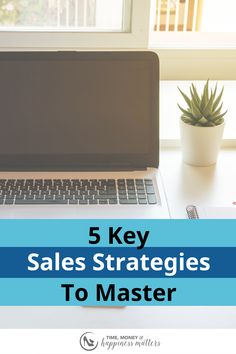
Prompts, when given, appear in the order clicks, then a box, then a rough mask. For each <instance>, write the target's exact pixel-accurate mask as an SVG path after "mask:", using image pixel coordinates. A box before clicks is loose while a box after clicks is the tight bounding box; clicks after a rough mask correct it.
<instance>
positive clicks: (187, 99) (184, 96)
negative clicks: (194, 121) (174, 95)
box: [178, 87, 191, 107]
mask: <svg viewBox="0 0 236 354" xmlns="http://www.w3.org/2000/svg"><path fill="white" fill-rule="evenodd" d="M178 90H179V92H180V93H181V95H182V96H183V98H184V99H185V102H186V103H187V105H188V106H189V107H191V100H190V98H188V96H187V95H186V94H185V93H184V92H183V91H182V90H180V88H179V87H178Z"/></svg>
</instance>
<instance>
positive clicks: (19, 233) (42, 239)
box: [0, 219, 236, 247]
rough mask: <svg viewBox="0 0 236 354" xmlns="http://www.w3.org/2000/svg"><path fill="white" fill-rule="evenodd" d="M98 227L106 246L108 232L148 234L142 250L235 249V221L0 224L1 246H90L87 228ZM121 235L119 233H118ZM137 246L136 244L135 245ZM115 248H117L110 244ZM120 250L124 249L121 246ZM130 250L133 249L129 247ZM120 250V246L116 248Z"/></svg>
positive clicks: (24, 222) (9, 221) (3, 221)
mask: <svg viewBox="0 0 236 354" xmlns="http://www.w3.org/2000/svg"><path fill="white" fill-rule="evenodd" d="M91 226H99V227H100V234H101V242H100V243H99V244H98V245H97V246H109V242H108V228H109V227H110V226H111V227H113V228H116V227H119V226H122V227H123V231H127V230H133V231H136V230H140V231H142V232H144V231H146V230H149V231H150V236H149V238H148V241H147V243H146V246H166V247H167V246H172V247H178V246H185V247H187V246H190V247H191V246H200V247H210V246H214V247H223V246H224V247H227V246H234V247H235V246H236V235H235V233H236V232H235V230H236V220H92V219H91V220H0V230H1V237H0V247H1V246H28V247H29V246H51V247H59V246H61V247H63V246H67V247H69V246H83V247H86V246H90V245H89V243H88V240H89V237H88V235H89V228H90V227H91ZM121 235H122V233H121ZM138 244H139V242H138V241H137V242H136V245H138ZM114 246H117V244H114ZM123 246H127V245H126V244H124V245H123ZM132 246H134V245H132ZM120 247H122V246H120Z"/></svg>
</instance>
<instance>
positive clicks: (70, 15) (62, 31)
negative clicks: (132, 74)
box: [0, 0, 150, 49]
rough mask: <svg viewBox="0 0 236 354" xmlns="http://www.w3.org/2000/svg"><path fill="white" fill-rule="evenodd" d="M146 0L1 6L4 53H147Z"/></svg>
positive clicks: (4, 1) (30, 0)
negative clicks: (89, 50)
mask: <svg viewBox="0 0 236 354" xmlns="http://www.w3.org/2000/svg"><path fill="white" fill-rule="evenodd" d="M149 16H150V8H149V0H148V1H147V2H146V1H143V0H39V1H35V0H1V1H0V46H1V48H3V49H9V48H14V49H17V48H19V49H22V48H26V49H27V48H35V49H40V48H42V49H47V48H50V49H66V48H68V49H71V48H74V49H77V48H79V49H81V48H82V49H83V48H84V49H87V48H93V49H96V48H147V44H148V35H149V32H148V28H149Z"/></svg>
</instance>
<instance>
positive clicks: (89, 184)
mask: <svg viewBox="0 0 236 354" xmlns="http://www.w3.org/2000/svg"><path fill="white" fill-rule="evenodd" d="M0 204H1V205H13V204H14V205H47V204H58V205H60V204H61V205H77V204H80V205H86V204H142V205H143V204H157V196H156V194H155V190H154V187H153V182H152V180H151V179H0Z"/></svg>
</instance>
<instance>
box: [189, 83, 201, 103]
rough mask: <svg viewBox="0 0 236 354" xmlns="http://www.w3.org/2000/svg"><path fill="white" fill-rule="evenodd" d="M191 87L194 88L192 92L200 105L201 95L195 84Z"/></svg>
mask: <svg viewBox="0 0 236 354" xmlns="http://www.w3.org/2000/svg"><path fill="white" fill-rule="evenodd" d="M191 87H192V91H193V94H194V97H195V99H196V100H197V102H198V104H199V103H200V102H201V100H200V97H199V95H198V93H197V89H196V87H195V86H194V84H193V83H192V85H191ZM191 87H190V89H191Z"/></svg>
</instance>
